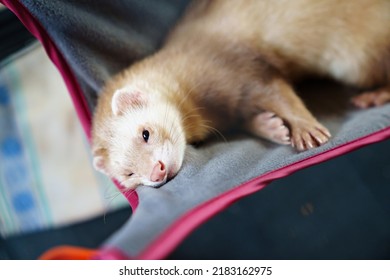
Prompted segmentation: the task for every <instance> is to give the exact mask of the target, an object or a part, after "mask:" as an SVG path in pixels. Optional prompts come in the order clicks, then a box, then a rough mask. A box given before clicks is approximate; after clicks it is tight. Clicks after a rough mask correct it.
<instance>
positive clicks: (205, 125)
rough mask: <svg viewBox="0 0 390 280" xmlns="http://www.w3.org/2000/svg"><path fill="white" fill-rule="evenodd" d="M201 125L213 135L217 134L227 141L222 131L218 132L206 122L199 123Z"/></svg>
mask: <svg viewBox="0 0 390 280" xmlns="http://www.w3.org/2000/svg"><path fill="white" fill-rule="evenodd" d="M201 126H202V127H204V128H207V129H209V130H210V131H211V132H212V133H213V134H214V135H215V136H219V137H221V138H222V140H223V141H224V142H225V143H226V142H228V141H227V139H226V138H225V136H224V135H223V134H222V132H220V131H219V130H218V129H216V128H215V127H212V126H210V125H207V124H201Z"/></svg>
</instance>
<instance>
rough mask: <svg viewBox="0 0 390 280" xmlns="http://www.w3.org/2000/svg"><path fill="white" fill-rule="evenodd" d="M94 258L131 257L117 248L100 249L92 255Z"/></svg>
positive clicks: (126, 258) (123, 258)
mask: <svg viewBox="0 0 390 280" xmlns="http://www.w3.org/2000/svg"><path fill="white" fill-rule="evenodd" d="M92 259H93V260H128V259H129V258H128V257H127V256H126V255H125V254H123V253H122V251H121V250H118V249H116V248H103V249H100V250H99V251H98V252H97V253H96V254H95V255H93V256H92Z"/></svg>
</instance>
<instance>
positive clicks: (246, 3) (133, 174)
mask: <svg viewBox="0 0 390 280" xmlns="http://www.w3.org/2000/svg"><path fill="white" fill-rule="evenodd" d="M313 75H316V76H322V77H328V78H331V79H334V80H336V81H339V82H341V83H344V84H346V85H349V86H353V87H358V88H361V89H371V91H368V92H364V93H362V94H361V95H358V96H356V97H355V98H354V99H353V100H352V102H353V103H354V104H355V105H356V106H358V107H362V108H364V107H369V106H378V105H381V104H384V103H385V102H388V101H390V1H388V0H344V1H340V0H294V1H291V0H234V1H226V0H213V1H207V0H196V1H193V3H192V4H191V5H190V7H189V9H188V11H187V12H186V13H185V15H184V17H183V18H182V19H181V20H180V21H179V23H178V24H177V25H176V27H175V28H174V29H173V30H172V31H171V32H170V34H169V35H168V38H167V40H166V42H165V43H164V45H163V47H162V48H161V49H160V50H158V51H157V52H156V53H154V54H152V55H150V56H149V57H147V58H145V59H143V60H141V61H140V62H137V63H135V64H133V65H132V66H130V67H129V68H127V69H125V70H123V71H122V72H121V73H119V74H118V75H116V76H115V77H113V78H112V79H111V80H110V81H109V82H108V83H107V84H106V85H105V87H104V89H103V90H102V92H101V93H100V95H99V100H98V103H97V107H96V110H95V113H94V117H93V129H92V150H93V157H94V158H93V163H94V166H95V168H96V169H97V170H99V171H101V172H103V173H105V174H107V175H108V176H110V177H112V178H114V179H116V180H117V181H118V182H119V183H120V184H122V185H123V186H124V187H126V188H135V187H137V186H139V185H146V186H153V187H157V186H160V185H162V184H164V183H165V182H166V181H167V180H168V179H171V178H172V177H174V176H175V175H176V174H177V173H178V171H179V170H180V168H181V166H182V163H183V157H184V152H185V148H186V144H188V143H193V142H199V141H202V140H204V139H206V138H207V137H208V136H209V135H210V133H213V132H214V131H219V132H221V133H223V132H226V131H228V130H229V129H231V128H234V127H240V128H241V129H242V130H244V131H246V132H249V133H250V134H252V135H254V136H258V137H261V138H265V139H267V140H270V141H273V142H276V143H279V144H284V145H292V146H293V147H295V148H296V149H297V150H298V151H304V150H307V149H310V148H314V147H318V146H320V145H322V144H324V143H326V142H327V141H328V140H329V138H330V137H331V134H330V132H329V131H328V129H327V128H326V127H324V126H323V125H322V124H321V123H319V122H318V121H317V120H316V118H315V117H314V116H313V115H312V114H311V113H310V112H309V110H308V109H307V108H306V107H305V105H304V103H303V102H302V100H301V99H300V98H299V97H298V96H297V94H296V93H295V91H294V88H293V86H292V85H293V83H295V82H296V81H298V80H300V79H302V78H305V77H307V76H313ZM372 89H373V90H372Z"/></svg>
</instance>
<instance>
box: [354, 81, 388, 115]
mask: <svg viewBox="0 0 390 280" xmlns="http://www.w3.org/2000/svg"><path fill="white" fill-rule="evenodd" d="M351 101H352V103H353V104H354V105H355V106H356V107H359V108H363V109H364V108H368V107H377V106H381V105H384V104H385V103H388V102H390V85H388V86H385V87H381V88H378V89H376V90H372V91H367V92H363V93H362V94H359V95H358V96H355V97H353V98H352V100H351Z"/></svg>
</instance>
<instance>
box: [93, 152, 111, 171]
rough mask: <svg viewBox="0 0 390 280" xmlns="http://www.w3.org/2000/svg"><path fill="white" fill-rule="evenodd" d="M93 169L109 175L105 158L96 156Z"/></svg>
mask: <svg viewBox="0 0 390 280" xmlns="http://www.w3.org/2000/svg"><path fill="white" fill-rule="evenodd" d="M93 167H94V168H95V169H96V170H97V171H99V172H101V173H103V174H106V175H108V172H107V168H106V164H105V161H104V158H103V156H99V155H96V156H94V157H93Z"/></svg>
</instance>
